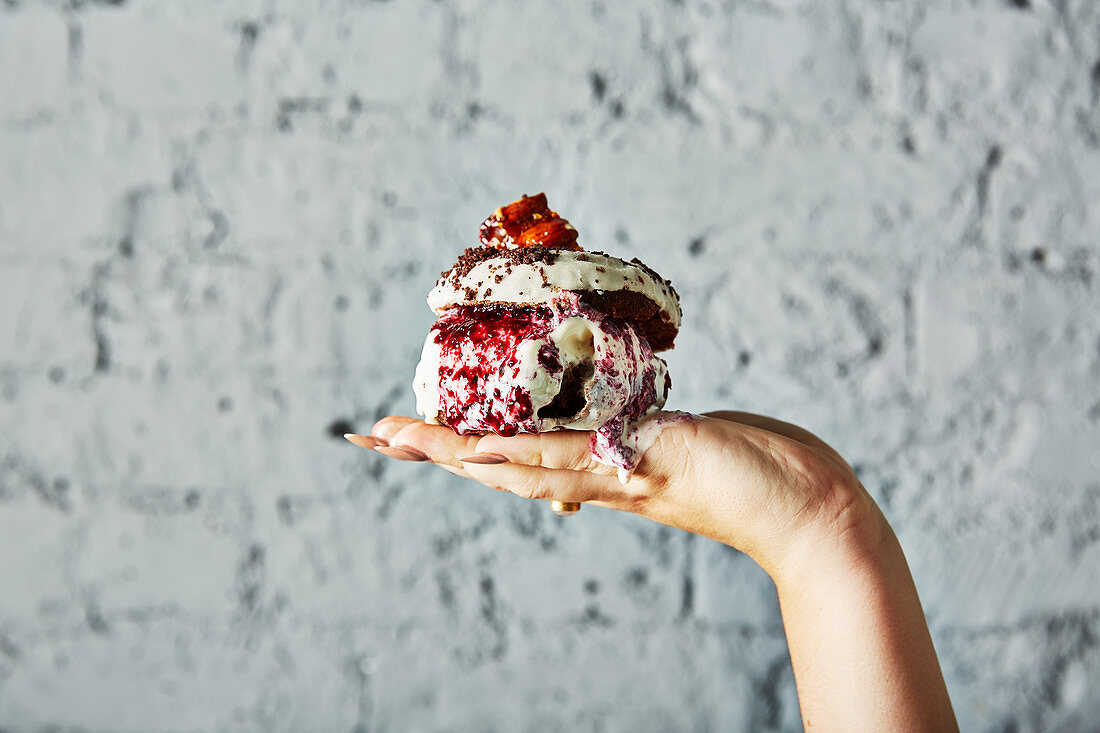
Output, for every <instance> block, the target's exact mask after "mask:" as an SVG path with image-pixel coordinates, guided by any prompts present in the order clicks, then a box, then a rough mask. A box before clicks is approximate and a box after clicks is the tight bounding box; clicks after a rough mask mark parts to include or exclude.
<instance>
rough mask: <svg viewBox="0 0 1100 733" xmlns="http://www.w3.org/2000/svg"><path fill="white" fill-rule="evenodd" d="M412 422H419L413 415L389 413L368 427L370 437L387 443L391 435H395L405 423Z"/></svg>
mask: <svg viewBox="0 0 1100 733" xmlns="http://www.w3.org/2000/svg"><path fill="white" fill-rule="evenodd" d="M414 422H420V420H417V419H416V418H415V417H402V416H400V415H390V416H389V417H384V418H382V419H381V420H379V421H378V422H376V423H375V424H374V427H372V428H371V429H370V434H371V437H374V438H377V439H379V440H381V441H383V442H385V443H389V442H390V439H391V438H393V436H395V435H397V431H399V430H401V428H403V427H405V426H406V425H410V424H412V423H414Z"/></svg>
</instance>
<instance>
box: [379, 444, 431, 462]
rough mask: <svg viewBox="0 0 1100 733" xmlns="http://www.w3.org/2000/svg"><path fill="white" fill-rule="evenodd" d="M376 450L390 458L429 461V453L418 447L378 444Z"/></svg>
mask: <svg viewBox="0 0 1100 733" xmlns="http://www.w3.org/2000/svg"><path fill="white" fill-rule="evenodd" d="M374 449H375V450H376V451H378V452H379V453H381V454H382V455H384V456H389V457H390V458H396V459H397V460H399V461H427V460H431V459H429V458H428V454H427V453H424V452H423V451H418V450H417V449H416V448H409V447H408V446H404V445H376V446H375V447H374Z"/></svg>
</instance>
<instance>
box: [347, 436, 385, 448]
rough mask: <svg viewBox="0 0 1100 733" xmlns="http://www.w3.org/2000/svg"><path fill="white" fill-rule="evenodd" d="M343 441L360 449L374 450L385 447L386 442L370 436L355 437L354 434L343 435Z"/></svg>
mask: <svg viewBox="0 0 1100 733" xmlns="http://www.w3.org/2000/svg"><path fill="white" fill-rule="evenodd" d="M344 439H345V440H347V441H348V442H349V443H351V444H352V445H357V446H359V447H360V448H375V447H377V446H380V445H385V444H386V441H384V440H382V439H381V438H375V437H374V436H372V435H356V434H355V433H344Z"/></svg>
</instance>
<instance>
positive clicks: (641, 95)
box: [0, 0, 1100, 732]
mask: <svg viewBox="0 0 1100 733" xmlns="http://www.w3.org/2000/svg"><path fill="white" fill-rule="evenodd" d="M1098 174H1100V3H1096V2H1091V1H1090V0H1057V1H1048V0H1030V2H1029V1H1028V0H1016V1H1015V2H1006V1H1003V0H996V1H995V0H988V1H985V2H978V1H975V2H962V1H946V0H945V1H937V2H916V0H912V1H902V0H896V1H895V2H874V1H872V0H848V1H847V2H836V3H833V2H827V3H810V2H805V3H786V2H784V3H780V2H769V1H768V0H741V1H736V2H735V1H731V2H696V1H695V0H684V1H683V2H668V1H666V0H646V2H638V3H608V2H602V1H600V0H594V1H593V2H585V3H571V2H560V1H558V0H540V1H538V2H524V3H522V4H520V3H509V2H503V1H495V2H494V1H485V2H474V1H471V2H458V1H453V0H443V1H439V2H428V1H424V2H415V1H411V0H391V1H389V2H369V1H360V2H346V3H338V2H299V1H297V0H294V1H291V0H249V1H246V2H232V3H225V2H213V1H212V0H202V1H194V2H182V1H179V2H167V1H160V0H157V1H155V2H154V1H153V0H147V1H145V2H139V1H138V0H129V1H125V0H116V1H113V2H92V1H90V0H89V1H81V0H72V1H70V2H60V1H59V2H55V3H47V4H38V3H35V2H30V1H29V0H2V2H0V729H2V730H3V731H5V732H9V731H22V730H36V729H49V730H84V731H134V732H137V731H206V730H224V731H231V730H232V731H236V730H242V731H251V730H257V731H259V730H265V731H309V730H334V731H341V730H342V731H359V732H367V731H414V730H416V731H419V730H447V731H458V730H478V731H492V730H497V731H514V730H520V731H525V730H529V731H555V730H569V731H673V730H700V731H705V730H714V731H717V730H745V731H766V730H795V729H798V728H799V725H800V724H799V721H798V714H797V703H796V698H795V694H794V686H793V680H792V676H791V672H790V664H789V660H788V657H787V652H786V645H785V642H784V638H783V634H782V628H781V625H780V619H779V616H778V611H777V604H776V599H775V594H774V589H773V586H772V585H771V583H770V581H769V580H768V578H767V577H766V576H765V575H764V574H763V573H762V572H761V571H760V570H759V569H758V568H757V567H755V566H754V564H753V563H752V562H751V561H750V560H748V559H747V558H746V557H744V556H743V555H740V554H739V553H737V552H735V551H733V550H731V549H729V548H726V547H723V546H720V545H718V544H716V543H713V542H710V541H706V540H702V539H700V538H695V537H692V536H689V535H687V534H684V533H681V532H677V531H673V530H669V529H666V528H662V527H659V526H655V525H653V524H649V523H647V522H645V521H642V520H639V519H637V518H634V517H630V516H624V515H618V514H614V513H611V512H607V511H601V510H597V509H587V510H585V511H583V512H581V514H580V515H579V516H578V517H576V518H574V519H572V520H566V521H562V520H559V519H557V518H555V517H553V516H552V515H550V514H549V512H548V511H547V508H546V507H545V506H544V505H533V504H532V503H529V502H525V501H523V500H520V499H518V498H516V497H511V496H506V495H501V494H497V493H495V492H491V491H486V490H484V489H482V488H480V487H478V486H474V485H468V484H466V483H464V482H462V481H461V480H459V479H456V478H454V477H452V476H450V475H449V474H446V473H444V472H442V471H439V470H437V469H433V467H431V466H426V465H413V464H400V463H396V462H387V461H386V460H385V459H383V458H382V457H381V456H374V455H371V454H368V453H365V452H363V451H361V450H358V449H356V448H353V447H352V446H350V445H348V444H347V443H346V442H344V441H343V440H342V439H340V438H339V435H340V434H341V433H343V432H344V431H345V430H348V429H355V430H366V429H368V428H369V426H370V425H371V424H372V422H373V420H374V419H375V417H376V416H380V415H383V414H386V413H390V412H401V413H411V412H412V410H413V400H412V394H411V389H410V382H411V379H412V372H413V367H414V365H415V362H416V359H417V357H418V354H419V350H420V345H421V341H422V338H423V335H424V333H425V331H426V329H427V327H428V325H429V324H430V323H431V321H432V315H431V313H430V312H429V310H428V309H427V307H426V306H425V304H424V301H423V297H424V295H425V294H426V292H427V290H428V289H429V287H430V286H431V284H432V282H433V280H434V277H435V275H436V273H438V271H439V270H441V269H443V268H444V267H445V266H446V265H448V264H449V263H450V262H451V261H452V259H453V258H454V256H455V255H456V254H457V252H458V251H459V250H460V249H461V248H462V247H463V246H466V245H468V244H471V243H472V242H473V241H474V239H475V235H476V227H477V225H478V223H479V222H480V221H481V219H482V218H484V217H485V216H486V215H487V214H489V213H490V212H491V211H492V210H493V209H494V208H495V207H496V206H497V205H499V204H501V203H503V202H506V201H509V200H511V199H513V198H516V197H517V196H518V195H519V194H520V193H523V192H535V191H539V190H545V191H547V192H548V194H549V195H550V201H551V204H552V205H553V206H554V207H555V208H557V209H558V210H560V211H561V212H562V213H563V214H564V215H565V216H567V217H568V218H570V219H571V220H573V221H574V222H575V223H576V225H577V226H578V228H579V229H580V230H581V235H582V243H583V244H585V245H587V246H589V247H591V248H598V249H607V250H611V251H614V252H617V253H620V254H624V255H626V256H628V257H629V256H640V257H641V258H643V259H644V260H646V261H647V262H649V263H650V264H651V265H653V266H654V267H656V268H657V269H659V270H660V271H662V272H663V273H664V274H666V275H667V276H669V277H671V278H672V280H673V281H674V282H675V283H676V285H677V286H678V288H679V290H680V291H681V293H682V295H683V302H684V311H685V314H686V324H685V326H684V329H683V331H682V333H681V336H680V339H679V342H678V347H677V349H676V350H675V351H674V352H672V354H671V356H670V358H669V362H670V368H671V371H672V374H673V378H674V382H675V385H674V388H673V393H672V398H671V400H670V403H669V404H670V407H674V408H677V409H688V410H696V411H701V410H706V409H715V408H720V407H736V408H740V409H746V410H753V411H759V412H765V413H768V414H772V415H776V416H779V417H782V418H784V419H787V420H790V421H794V422H799V423H802V424H804V425H806V426H807V427H809V428H810V429H811V430H814V431H815V432H817V433H819V434H820V435H822V436H823V437H824V438H826V439H827V440H829V441H830V442H832V443H833V444H834V445H836V446H837V448H838V449H839V450H840V451H841V452H842V453H843V454H844V455H845V456H846V457H848V458H849V460H850V461H851V462H852V463H853V464H854V465H855V466H856V467H857V469H858V471H859V473H860V475H861V477H862V478H863V479H864V482H865V483H866V485H867V486H868V488H869V489H870V490H871V491H872V493H873V494H874V495H875V497H876V498H877V499H878V500H879V502H880V503H881V505H882V507H883V509H884V511H885V512H886V514H887V516H888V517H889V518H890V520H891V521H892V522H893V524H894V526H895V527H896V529H897V531H898V534H899V536H900V537H901V540H902V543H903V545H904V547H905V548H906V551H907V553H908V557H909V560H910V563H911V565H912V567H913V572H914V575H915V577H916V580H917V584H918V587H919V589H920V591H921V595H922V598H923V601H924V603H925V608H926V611H927V613H928V617H929V621H930V624H931V628H932V633H933V637H934V638H935V641H936V645H937V648H938V650H939V652H940V655H941V658H942V661H943V665H944V671H945V674H946V676H947V680H948V684H949V687H950V690H951V693H952V696H953V700H954V703H955V706H956V709H957V712H958V715H959V718H960V721H961V722H962V724H963V726H964V728H965V729H967V730H975V731H1038V730H1064V731H1078V730H1097V725H1100V723H1098V721H1100V693H1098V692H1097V680H1098V679H1100V590H1098V589H1100V478H1098V476H1100V317H1098V313H1100V175H1098Z"/></svg>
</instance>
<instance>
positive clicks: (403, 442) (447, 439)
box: [389, 420, 481, 475]
mask: <svg viewBox="0 0 1100 733" xmlns="http://www.w3.org/2000/svg"><path fill="white" fill-rule="evenodd" d="M479 438H481V436H480V435H459V434H458V433H456V432H455V431H453V430H451V429H450V428H449V427H447V426H445V425H429V424H427V423H425V422H422V421H420V420H410V421H409V422H406V423H405V424H404V425H402V426H401V427H400V429H398V430H397V432H395V433H393V434H392V435H391V436H390V439H389V444H390V445H391V446H394V447H400V448H407V449H411V450H414V451H419V452H421V453H423V454H424V455H426V456H427V457H428V458H429V460H431V461H432V462H433V463H438V464H440V465H444V466H453V467H454V468H458V469H463V468H464V465H463V464H462V462H461V461H460V460H459V459H460V458H463V457H465V456H469V455H472V454H474V453H476V452H477V441H478V439H479ZM463 475H466V474H463Z"/></svg>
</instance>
